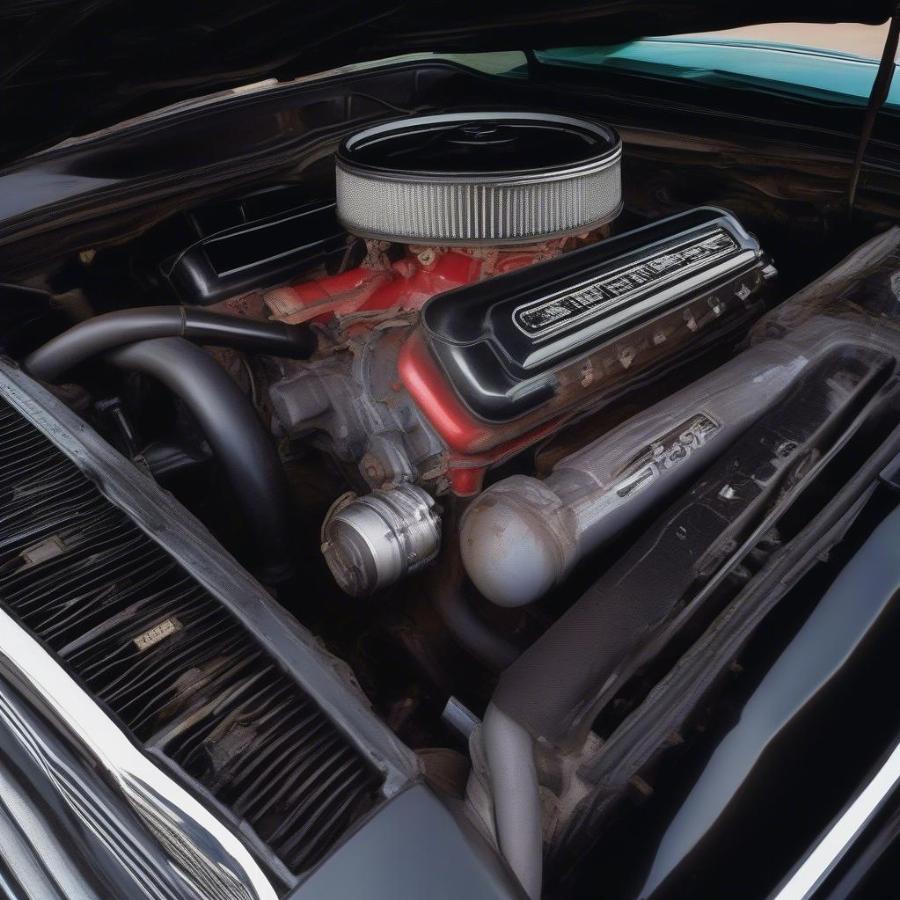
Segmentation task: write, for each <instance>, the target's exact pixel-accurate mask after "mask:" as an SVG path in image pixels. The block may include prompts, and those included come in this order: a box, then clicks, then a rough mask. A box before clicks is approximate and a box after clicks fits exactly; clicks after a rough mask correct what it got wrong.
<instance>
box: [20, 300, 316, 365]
mask: <svg viewBox="0 0 900 900" xmlns="http://www.w3.org/2000/svg"><path fill="white" fill-rule="evenodd" d="M166 337H182V338H187V339H188V340H191V341H196V342H197V343H199V344H213V345H215V346H220V347H237V348H239V349H241V350H248V351H256V352H258V353H268V354H270V355H272V356H285V357H289V358H291V359H306V358H307V357H309V356H310V355H311V354H312V353H313V351H314V350H315V349H316V337H315V335H314V334H313V333H312V332H311V331H310V330H309V329H308V328H307V327H305V326H300V325H285V324H283V323H281V322H254V321H251V320H249V319H240V318H237V317H235V316H224V315H221V314H220V313H212V312H207V311H206V310H202V309H189V308H187V307H184V306H145V307H140V308H137V309H125V310H120V311H118V312H111V313H106V314H105V315H102V316H95V317H94V318H93V319H88V320H87V321H85V322H80V323H79V324H78V325H76V326H74V328H70V329H69V330H68V331H65V332H63V333H62V334H60V335H58V336H57V337H55V338H53V339H52V340H50V341H48V342H47V343H46V344H44V345H43V346H42V347H39V348H38V349H37V350H35V351H34V352H33V353H32V354H31V355H30V356H28V358H27V359H26V360H25V363H24V368H25V371H26V372H28V373H29V374H30V375H32V376H34V377H35V378H38V379H40V380H41V381H49V382H55V381H58V380H59V378H60V377H62V376H63V375H64V374H65V373H66V372H68V371H69V370H70V369H72V368H74V367H75V366H77V365H78V364H79V363H82V362H85V361H86V360H88V359H91V358H93V357H95V356H100V355H102V354H103V353H107V352H108V351H110V350H114V349H115V348H116V347H123V346H125V345H126V344H134V343H137V342H138V341H147V340H152V339H154V338H166Z"/></svg>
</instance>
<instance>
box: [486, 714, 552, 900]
mask: <svg viewBox="0 0 900 900" xmlns="http://www.w3.org/2000/svg"><path fill="white" fill-rule="evenodd" d="M481 739H482V742H483V744H484V752H485V756H486V757H487V764H488V772H489V775H490V783H491V794H492V795H493V799H494V825H495V827H496V830H497V843H498V844H499V846H500V852H501V853H502V854H503V858H504V859H505V860H506V861H507V862H508V863H509V866H510V868H511V869H512V870H513V872H514V873H515V875H516V877H517V878H518V879H519V882H520V883H521V885H522V887H523V888H524V890H525V893H526V894H527V895H528V896H529V897H530V898H531V900H538V898H539V897H540V896H541V881H542V878H543V850H544V842H543V831H542V824H541V823H542V818H541V800H540V791H539V785H538V776H537V769H536V767H535V764H534V741H533V740H532V738H531V735H530V734H529V733H528V732H527V731H526V730H525V729H524V728H523V727H522V726H521V725H520V724H519V723H518V722H516V721H515V719H512V718H511V717H510V716H508V715H507V714H506V713H505V712H503V710H501V709H499V708H498V707H496V706H495V705H494V704H493V703H491V704H490V705H489V706H488V708H487V711H486V712H485V714H484V721H483V722H482V725H481Z"/></svg>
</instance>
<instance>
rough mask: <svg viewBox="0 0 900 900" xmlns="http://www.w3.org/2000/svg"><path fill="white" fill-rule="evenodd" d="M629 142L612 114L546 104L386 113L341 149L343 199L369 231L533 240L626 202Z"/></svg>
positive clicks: (353, 227)
mask: <svg viewBox="0 0 900 900" xmlns="http://www.w3.org/2000/svg"><path fill="white" fill-rule="evenodd" d="M621 159H622V142H621V139H620V138H619V135H618V134H617V133H616V132H615V130H614V129H613V128H611V127H609V126H608V125H604V124H601V123H599V122H592V121H588V120H584V119H579V118H575V117H572V116H563V115H555V114H549V113H535V112H466V113H449V114H442V115H427V116H415V117H411V118H404V119H399V120H394V121H390V122H382V123H380V124H377V125H373V126H371V127H369V128H366V129H364V130H363V131H360V132H358V133H356V134H354V135H352V136H350V137H348V138H346V139H345V140H344V141H343V142H342V144H341V145H340V147H339V148H338V152H337V159H336V169H337V173H336V179H337V211H338V218H339V219H340V221H341V223H342V224H343V225H344V227H345V228H346V229H347V230H348V231H350V232H352V233H354V234H358V235H361V236H363V237H369V238H379V239H384V240H389V241H396V242H402V243H409V242H412V243H437V244H468V245H473V244H501V243H528V242H535V241H541V240H544V239H546V238H550V237H556V236H561V235H566V234H577V233H580V232H584V231H589V230H590V229H592V228H596V227H597V226H599V225H602V224H604V223H605V222H608V221H610V220H611V219H613V218H615V217H616V216H617V215H618V214H619V212H620V210H621V208H622V185H621V171H620V170H621Z"/></svg>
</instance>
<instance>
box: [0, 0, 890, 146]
mask: <svg viewBox="0 0 900 900" xmlns="http://www.w3.org/2000/svg"><path fill="white" fill-rule="evenodd" d="M895 5H896V3H895V0H730V2H727V3H723V2H722V0H629V2H623V0H587V2H584V0H582V2H573V0H558V2H551V0H481V2H478V3H461V2H459V0H452V2H451V0H416V2H406V3H398V2H384V3H382V2H380V0H370V2H368V3H360V2H355V0H332V2H327V3H325V2H320V3H304V2H298V0H262V2H256V3H252V2H251V3H248V2H246V0H218V2H216V3H185V2H172V0H158V2H153V3H150V2H146V0H144V2H140V0H134V2H124V0H41V2H33V0H13V2H9V3H5V4H2V6H0V111H2V113H0V114H2V120H3V128H2V129H0V164H8V163H9V162H11V161H14V160H15V159H17V158H18V157H21V156H23V155H25V154H27V153H29V152H33V151H35V150H38V149H40V148H43V147H47V146H49V145H52V144H53V143H55V142H57V141H59V140H62V139H64V138H66V137H69V136H71V135H77V134H85V133H88V132H91V131H94V130H97V129H99V128H103V127H107V126H109V125H113V124H115V123H117V122H120V121H122V120H123V119H126V118H129V117H132V116H135V115H139V114H141V113H145V112H149V111H151V110H154V109H159V108H160V107H163V106H166V105H169V104H171V103H175V102H178V101H182V100H187V99H191V98H195V97H200V96H203V95H204V94H210V93H213V92H215V91H218V90H222V89H225V88H229V87H235V86H238V85H242V84H249V83H252V82H254V81H259V80H261V79H263V78H268V77H276V78H279V79H290V78H295V77H297V76H299V75H304V74H309V73H313V72H319V71H323V70H325V69H330V68H334V67H337V66H342V65H347V64H349V63H353V62H358V61H363V60H373V59H379V58H383V57H388V56H394V55H397V54H402V53H411V52H418V51H456V52H460V51H487V50H521V49H525V48H535V49H539V48H545V47H559V46H587V45H597V44H615V43H621V42H623V41H627V40H630V39H633V38H637V37H643V36H648V35H660V34H674V33H686V32H692V31H705V30H712V29H722V28H731V27H736V26H739V25H749V24H757V23H763V22H776V21H800V22H839V21H850V22H859V23H869V24H875V23H879V22H883V21H884V20H885V19H887V18H888V16H889V15H890V14H891V12H892V11H893V8H894V7H895Z"/></svg>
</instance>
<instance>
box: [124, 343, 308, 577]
mask: <svg viewBox="0 0 900 900" xmlns="http://www.w3.org/2000/svg"><path fill="white" fill-rule="evenodd" d="M106 359H107V360H108V361H109V362H111V363H112V364H113V365H115V366H118V367H119V368H121V369H127V370H128V371H134V372H141V373H142V374H144V375H149V376H150V377H151V378H155V379H157V380H158V381H160V382H161V383H162V384H164V385H165V386H166V387H167V388H168V389H169V390H170V391H172V393H173V394H176V395H177V396H178V397H179V398H180V399H181V400H182V401H183V402H184V404H185V405H186V406H187V407H188V409H190V411H191V413H192V414H193V415H194V418H195V419H196V420H197V423H198V424H199V426H200V428H201V430H202V431H203V434H204V435H205V437H206V440H207V441H208V442H209V444H210V446H211V447H212V449H213V453H214V454H215V457H216V459H217V460H218V462H219V464H220V465H221V466H222V468H223V469H224V470H225V473H226V475H227V477H228V481H229V483H230V484H231V488H232V490H233V491H234V495H235V498H236V499H237V502H238V504H239V505H240V508H241V512H242V514H243V517H244V522H245V523H246V528H247V533H248V534H249V535H250V536H251V538H252V539H253V541H254V543H255V544H256V546H257V547H258V549H259V558H260V571H259V572H258V575H259V578H260V580H261V581H263V582H264V583H266V584H271V585H277V584H283V583H284V582H286V581H288V580H289V579H290V577H291V576H292V574H293V564H292V562H291V553H290V544H289V539H288V536H289V534H290V528H289V515H288V488H287V481H286V479H285V475H284V470H283V468H282V466H281V461H280V460H279V458H278V453H277V451H276V449H275V445H274V444H273V442H272V439H271V438H270V436H269V435H268V434H267V433H266V431H265V429H264V428H263V425H262V423H261V422H260V420H259V417H258V416H257V414H256V410H255V409H254V408H253V406H252V404H251V403H250V401H249V400H248V399H247V397H246V396H245V395H244V394H243V393H242V392H241V390H240V388H239V387H238V386H237V385H236V384H235V383H234V381H232V379H231V378H230V377H229V375H228V374H227V373H226V372H225V370H224V369H223V368H222V367H221V366H220V365H219V364H218V363H217V362H216V361H215V360H214V359H213V358H212V357H211V356H210V355H209V354H208V353H205V352H204V351H203V350H201V349H200V348H199V347H195V346H194V345H193V344H191V343H189V342H188V341H186V340H184V339H183V338H177V337H171V338H157V339H155V340H150V341H141V342H140V343H136V344H131V345H129V346H127V347H120V348H119V349H117V350H113V351H112V352H111V353H108V354H107V355H106Z"/></svg>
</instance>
